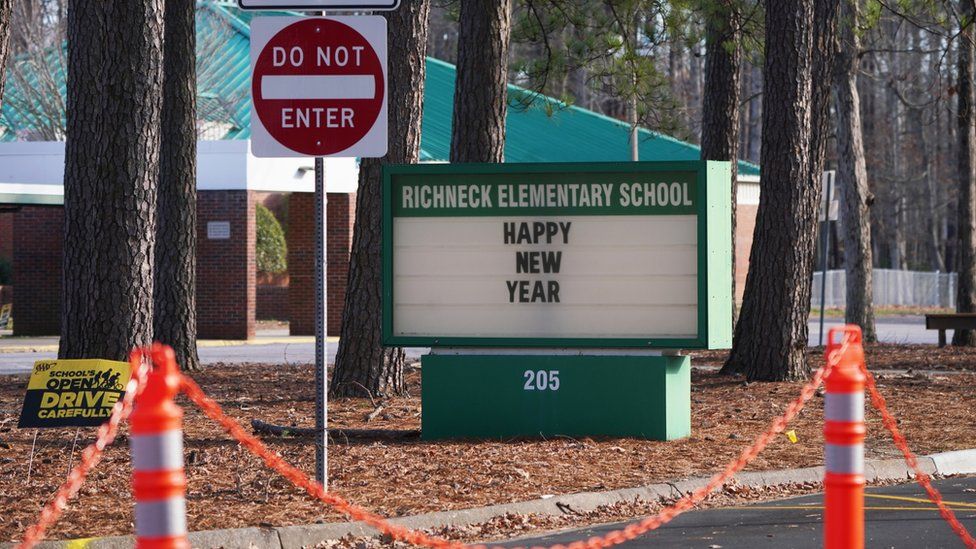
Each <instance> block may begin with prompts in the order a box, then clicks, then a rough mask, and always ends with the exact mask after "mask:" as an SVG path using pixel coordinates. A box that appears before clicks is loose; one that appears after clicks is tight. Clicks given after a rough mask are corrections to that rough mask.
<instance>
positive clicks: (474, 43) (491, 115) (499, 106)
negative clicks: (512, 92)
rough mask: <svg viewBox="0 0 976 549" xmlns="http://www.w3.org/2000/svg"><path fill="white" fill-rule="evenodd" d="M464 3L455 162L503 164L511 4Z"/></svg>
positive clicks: (500, 0)
mask: <svg viewBox="0 0 976 549" xmlns="http://www.w3.org/2000/svg"><path fill="white" fill-rule="evenodd" d="M460 4H461V12H460V20H459V23H458V64H457V82H456V85H455V86H454V120H453V124H452V127H451V162H502V161H504V160H505V113H506V111H507V110H508V43H509V35H510V32H511V26H512V21H511V20H512V0H465V1H464V2H461V3H460Z"/></svg>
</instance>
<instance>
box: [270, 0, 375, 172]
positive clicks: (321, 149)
mask: <svg viewBox="0 0 976 549" xmlns="http://www.w3.org/2000/svg"><path fill="white" fill-rule="evenodd" d="M262 19H265V18H262ZM266 19H279V18H266ZM379 19H382V18H379ZM384 31H385V28H384ZM384 38H385V36H384ZM384 46H385V44H384ZM385 57H386V56H385V52H384V55H383V59H382V60H381V59H380V56H379V55H377V52H376V50H375V49H374V47H373V46H372V45H371V44H370V41H369V40H367V38H366V37H364V36H363V35H362V34H361V33H360V32H359V31H357V30H356V29H354V28H353V27H352V26H350V25H347V24H345V23H344V22H342V21H339V20H336V19H326V18H303V19H299V20H297V21H296V22H294V23H291V24H288V25H287V26H285V27H283V28H281V29H280V30H278V31H277V33H275V34H274V35H273V36H271V38H270V39H269V40H268V41H267V43H266V44H264V46H263V48H261V50H260V53H259V54H258V55H257V56H256V57H255V58H254V59H252V65H253V72H252V74H253V77H252V82H251V97H252V100H253V103H254V104H253V109H254V113H255V114H256V116H257V118H259V119H260V124H261V125H262V126H263V127H264V129H265V130H266V131H267V133H268V134H269V135H270V137H271V138H273V139H274V141H276V142H277V143H279V144H280V145H282V146H284V147H286V148H287V149H289V150H291V151H294V152H296V153H299V154H303V155H308V156H334V155H338V154H340V153H343V152H344V151H349V150H350V149H352V148H353V147H354V146H355V145H356V144H357V143H359V142H360V141H361V140H363V138H364V137H365V136H366V135H367V134H368V133H369V132H370V130H371V129H373V127H374V125H375V124H377V119H378V118H379V116H380V114H381V112H385V109H384V106H385V103H386V97H385V95H386V82H385V78H384V72H385ZM382 122H383V124H384V127H385V122H386V121H385V120H384V121H382ZM252 129H253V128H252ZM384 134H385V131H384ZM383 139H384V141H385V135H384V137H383ZM255 148H257V147H255ZM384 150H385V143H384ZM255 154H258V153H257V152H256V153H255ZM350 155H352V154H350ZM259 156H263V155H259ZM357 156H367V155H357Z"/></svg>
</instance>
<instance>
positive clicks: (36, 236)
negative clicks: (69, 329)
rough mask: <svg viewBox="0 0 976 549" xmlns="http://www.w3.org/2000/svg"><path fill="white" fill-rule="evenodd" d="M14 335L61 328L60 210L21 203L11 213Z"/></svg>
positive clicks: (47, 331) (62, 226) (45, 331)
mask: <svg viewBox="0 0 976 549" xmlns="http://www.w3.org/2000/svg"><path fill="white" fill-rule="evenodd" d="M13 234H14V238H13V240H14V242H13V258H14V274H13V278H14V310H13V317H14V335H18V336H40V335H52V334H57V333H59V332H60V331H61V257H62V255H63V246H62V242H63V241H64V210H63V209H62V208H60V207H41V206H24V207H23V208H21V210H20V211H19V212H17V213H16V214H14V220H13Z"/></svg>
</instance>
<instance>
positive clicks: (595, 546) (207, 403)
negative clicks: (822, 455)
mask: <svg viewBox="0 0 976 549" xmlns="http://www.w3.org/2000/svg"><path fill="white" fill-rule="evenodd" d="M848 345H849V338H848V337H845V338H844V340H843V341H842V342H841V344H840V346H839V347H838V348H837V349H836V350H835V352H833V353H831V354H830V355H829V356H828V357H827V360H826V361H825V363H824V365H823V366H821V367H820V368H818V369H817V371H816V372H815V373H814V374H813V377H812V378H811V379H810V381H808V382H807V383H806V385H804V386H803V389H802V390H801V391H800V395H799V396H798V397H797V398H795V399H794V400H793V401H792V402H790V404H789V406H787V408H786V411H785V412H784V413H783V415H781V416H780V417H778V418H776V419H775V420H774V421H773V423H772V425H770V427H769V429H767V430H766V432H765V433H763V434H762V435H760V436H759V437H758V438H757V439H756V440H755V441H754V442H753V443H752V445H750V446H749V447H748V448H746V449H745V450H743V451H742V453H741V454H739V457H738V459H736V460H735V461H733V462H732V463H729V465H728V466H726V468H725V469H724V470H723V471H722V472H720V473H716V474H715V475H714V476H713V477H712V478H711V479H710V480H709V481H708V484H706V485H705V486H702V487H701V488H698V489H697V490H695V491H693V492H692V493H690V494H688V495H686V496H684V497H682V498H681V499H679V500H678V501H676V502H675V503H674V504H672V505H671V506H669V507H667V508H666V509H664V510H663V511H661V512H660V513H658V514H656V515H652V516H650V517H647V518H645V519H643V520H641V521H638V522H635V523H632V524H630V525H628V526H626V527H624V528H622V529H620V530H615V531H613V532H610V533H608V534H606V535H604V536H602V537H594V538H590V539H589V540H586V541H577V542H574V543H571V544H569V545H568V546H563V545H556V546H553V547H552V548H550V549H600V548H604V547H612V546H614V545H618V544H620V543H624V542H626V541H628V540H632V539H634V538H636V537H638V536H640V535H643V534H645V533H647V532H649V531H651V530H654V529H656V528H659V527H660V526H662V525H664V524H667V523H668V522H670V521H671V520H672V519H674V518H675V517H677V516H678V515H680V514H681V513H684V512H685V511H687V510H689V509H691V508H692V507H694V506H695V505H696V504H698V503H700V502H701V501H702V500H704V499H705V497H707V496H708V495H709V494H710V493H711V492H713V491H714V490H716V489H717V488H719V487H721V486H722V485H724V484H725V483H726V482H728V481H729V480H730V479H731V478H732V477H733V476H734V475H735V474H736V473H738V472H739V471H741V470H742V469H744V468H745V466H746V465H748V464H749V462H751V461H752V460H753V459H755V457H756V456H757V455H759V453H760V452H762V451H763V449H765V448H766V446H767V445H769V443H770V442H771V441H772V440H773V439H774V438H775V437H776V435H778V434H779V433H781V432H783V430H784V429H785V428H786V425H787V423H789V422H790V420H792V419H793V418H794V417H796V415H797V414H798V413H799V412H800V410H802V409H803V406H804V405H805V404H806V403H807V401H809V400H810V398H812V397H813V395H814V393H815V392H816V390H817V388H818V387H819V386H820V383H821V382H822V381H823V379H824V377H825V376H826V375H827V374H828V373H829V372H830V370H831V369H832V368H833V367H834V366H836V365H837V363H838V362H839V361H840V358H841V357H842V356H843V355H844V353H845V352H846V351H847V348H848ZM183 392H184V393H185V394H186V396H187V397H189V399H190V400H192V401H193V402H194V403H195V404H196V405H197V406H199V407H200V409H201V410H203V413H204V414H206V415H207V416H208V417H210V418H211V419H213V420H214V421H216V422H217V423H220V425H221V426H222V427H223V428H224V430H225V431H227V433H228V434H230V435H231V436H232V437H234V438H236V439H237V440H238V441H239V442H240V443H241V444H243V445H244V446H245V447H247V448H248V449H249V450H251V451H252V452H254V453H255V454H256V455H257V456H258V457H260V458H261V459H262V460H263V461H264V463H265V465H267V466H268V467H270V468H271V469H274V470H275V471H277V472H278V473H280V474H281V475H283V476H284V477H285V478H287V479H288V480H290V481H291V482H292V483H294V484H295V485H296V486H298V487H300V488H302V489H304V490H305V491H306V492H307V493H308V494H309V495H311V496H312V497H314V498H316V499H319V500H321V501H322V502H324V503H326V504H328V505H331V506H333V507H335V508H336V509H338V510H339V511H341V512H343V513H345V514H346V515H348V516H349V517H351V518H352V519H354V520H358V521H362V522H365V523H366V524H368V525H370V526H372V527H374V528H376V529H377V530H379V531H381V532H383V533H384V534H387V535H389V536H390V537H392V538H394V539H398V540H401V541H406V542H408V543H412V544H414V545H423V546H426V547H432V548H434V549H446V548H459V547H465V545H463V544H461V543H458V542H451V541H448V540H445V539H443V538H438V537H434V536H429V535H427V534H424V533H423V532H418V531H416V530H410V529H408V528H404V527H402V526H397V525H395V524H392V523H390V522H388V521H387V520H386V519H385V518H383V517H381V516H379V515H377V514H375V513H371V512H370V511H367V510H365V509H363V508H361V507H358V506H356V505H353V504H351V503H349V502H348V501H346V500H345V499H343V498H342V497H340V496H337V495H335V494H330V493H328V492H326V491H325V490H324V489H323V488H322V485H321V484H319V483H317V482H315V481H314V480H312V479H310V478H309V477H308V475H306V474H305V473H304V472H302V471H300V470H298V469H296V468H295V467H294V466H292V465H289V464H288V463H286V462H285V461H284V459H283V458H282V457H281V456H279V455H278V454H277V453H275V452H274V451H272V450H270V449H268V448H267V447H266V446H265V445H264V444H263V443H261V441H260V440H258V439H257V437H255V436H253V435H251V434H249V433H247V432H246V431H245V430H244V429H243V427H241V425H240V424H239V423H237V421H235V420H234V419H233V418H231V417H229V416H227V415H226V414H224V412H223V411H222V410H221V409H220V406H219V405H218V404H217V403H216V402H214V401H213V400H212V399H211V398H210V397H208V396H207V395H205V394H204V393H203V390H201V389H200V387H199V386H198V385H197V384H196V383H195V382H194V381H193V380H192V379H189V378H187V377H185V376H184V378H183ZM473 547H474V548H476V549H487V546H485V545H476V546H473Z"/></svg>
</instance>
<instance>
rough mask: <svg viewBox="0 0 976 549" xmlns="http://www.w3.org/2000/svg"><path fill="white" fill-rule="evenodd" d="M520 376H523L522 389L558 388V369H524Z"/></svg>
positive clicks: (549, 389) (556, 389) (548, 389)
mask: <svg viewBox="0 0 976 549" xmlns="http://www.w3.org/2000/svg"><path fill="white" fill-rule="evenodd" d="M522 377H523V378H525V385H523V386H522V389H524V390H526V391H558V390H559V370H537V371H535V370H526V371H525V373H524V374H522Z"/></svg>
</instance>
